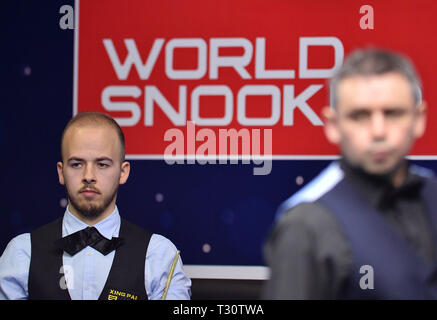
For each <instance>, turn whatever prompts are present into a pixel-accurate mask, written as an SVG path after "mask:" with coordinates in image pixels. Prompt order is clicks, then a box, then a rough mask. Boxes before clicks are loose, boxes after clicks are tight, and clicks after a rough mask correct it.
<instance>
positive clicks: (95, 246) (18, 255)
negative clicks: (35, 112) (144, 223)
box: [0, 112, 191, 300]
mask: <svg viewBox="0 0 437 320" xmlns="http://www.w3.org/2000/svg"><path fill="white" fill-rule="evenodd" d="M61 152H62V161H61V162H58V163H57V170H58V176H59V182H60V183H61V184H62V185H64V186H65V188H66V191H67V195H68V206H67V208H66V210H65V213H64V216H63V217H61V218H59V219H57V220H56V221H54V222H52V223H49V224H47V225H45V226H42V227H40V228H38V229H36V230H34V231H33V232H31V233H26V234H21V235H19V236H17V237H15V238H14V239H12V240H11V241H10V243H9V244H8V246H7V247H6V249H5V251H4V253H3V255H2V256H1V258H0V299H60V300H68V299H73V300H96V299H100V300H126V299H127V300H145V299H150V300H156V299H161V298H162V296H163V295H164V292H165V295H166V298H167V299H189V298H190V294H191V292H190V286H191V281H190V279H189V278H188V277H187V276H186V275H185V274H184V271H183V269H182V261H181V259H180V258H179V256H178V251H177V250H176V248H175V246H174V245H173V244H172V243H171V242H170V241H169V240H168V239H166V238H165V237H163V236H160V235H157V234H152V233H150V232H148V231H146V230H144V229H142V228H140V227H138V226H136V225H134V224H132V223H130V222H128V221H126V220H124V219H123V218H121V217H120V214H119V212H118V208H117V206H116V198H117V190H118V187H119V185H121V184H124V183H125V182H126V180H127V179H128V177H129V171H130V164H129V162H127V161H125V158H124V157H125V140H124V135H123V132H122V130H121V128H120V127H119V126H118V124H117V123H116V122H115V121H114V120H113V119H112V118H111V117H109V116H107V115H105V114H102V113H97V112H84V113H79V114H78V115H77V116H75V117H74V118H73V119H71V120H70V122H69V123H68V124H67V126H66V128H65V129H64V132H63V135H62V143H61ZM173 262H174V263H173ZM173 265H174V267H173V268H172V266H173ZM172 269H173V270H174V272H173V276H172V277H171V282H170V285H169V286H167V287H166V283H167V278H168V276H169V274H170V270H172Z"/></svg>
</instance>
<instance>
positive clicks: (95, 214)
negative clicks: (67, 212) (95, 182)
mask: <svg viewBox="0 0 437 320" xmlns="http://www.w3.org/2000/svg"><path fill="white" fill-rule="evenodd" d="M66 190H67V195H68V200H69V203H70V204H71V206H72V207H73V208H74V209H75V210H76V212H77V213H78V214H79V215H80V216H81V217H82V218H84V219H87V220H95V219H97V218H99V217H100V216H101V215H102V214H103V212H105V210H106V209H107V208H108V207H109V205H110V204H111V202H112V201H113V200H114V199H115V197H116V195H117V191H118V186H117V187H116V188H115V190H114V191H113V193H112V194H111V195H110V196H109V197H106V198H105V197H103V201H101V202H100V203H92V202H88V201H85V203H83V204H80V203H79V201H77V198H75V197H72V196H71V193H70V192H69V190H68V188H66Z"/></svg>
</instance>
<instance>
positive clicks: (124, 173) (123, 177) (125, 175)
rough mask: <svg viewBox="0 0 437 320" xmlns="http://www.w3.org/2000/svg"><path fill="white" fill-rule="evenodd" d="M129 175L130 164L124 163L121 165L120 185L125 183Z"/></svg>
mask: <svg viewBox="0 0 437 320" xmlns="http://www.w3.org/2000/svg"><path fill="white" fill-rule="evenodd" d="M129 173H130V163H129V162H127V161H124V162H123V163H122V164H121V174H120V184H125V183H126V181H127V178H129Z"/></svg>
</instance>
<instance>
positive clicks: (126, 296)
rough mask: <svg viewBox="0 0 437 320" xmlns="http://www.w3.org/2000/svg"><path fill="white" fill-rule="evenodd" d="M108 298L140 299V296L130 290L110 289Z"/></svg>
mask: <svg viewBox="0 0 437 320" xmlns="http://www.w3.org/2000/svg"><path fill="white" fill-rule="evenodd" d="M108 300H138V296H137V295H134V294H132V293H128V292H124V291H120V290H115V289H110V290H109V294H108Z"/></svg>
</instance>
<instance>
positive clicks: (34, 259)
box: [28, 218, 152, 300]
mask: <svg viewBox="0 0 437 320" xmlns="http://www.w3.org/2000/svg"><path fill="white" fill-rule="evenodd" d="M151 236H152V234H151V233H150V232H148V231H146V230H144V229H142V228H140V227H138V226H136V225H134V224H132V223H130V222H128V221H126V220H124V219H121V226H120V233H119V237H120V238H123V239H124V243H123V245H122V246H120V247H119V248H118V249H117V250H116V251H115V255H114V260H113V262H112V266H111V270H110V271H109V275H108V278H107V280H106V283H105V286H104V287H103V290H102V293H101V294H100V297H99V300H121V299H123V300H124V299H129V300H130V299H132V300H147V293H146V289H145V282H144V270H145V269H144V267H145V262H146V252H147V247H148V246H149V241H150V238H151ZM61 237H62V218H59V219H57V220H55V221H53V222H51V223H49V224H47V225H44V226H42V227H40V228H38V229H36V230H35V231H33V232H31V234H30V238H31V246H32V253H31V259H30V268H29V281H28V290H29V299H43V300H70V299H71V297H70V294H69V292H68V289H66V288H65V286H62V285H61V283H62V281H63V280H62V277H63V276H64V274H63V273H62V271H61V267H62V266H63V261H62V256H63V251H62V249H58V248H56V247H55V245H54V242H55V241H56V240H58V239H60V238H61ZM62 287H64V288H65V289H62Z"/></svg>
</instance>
